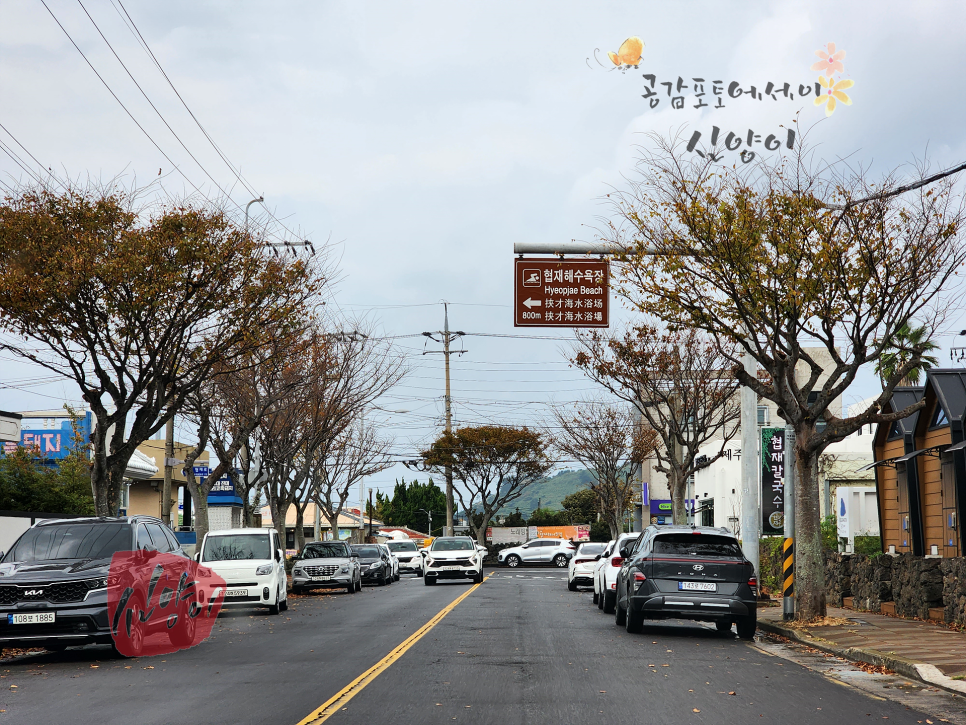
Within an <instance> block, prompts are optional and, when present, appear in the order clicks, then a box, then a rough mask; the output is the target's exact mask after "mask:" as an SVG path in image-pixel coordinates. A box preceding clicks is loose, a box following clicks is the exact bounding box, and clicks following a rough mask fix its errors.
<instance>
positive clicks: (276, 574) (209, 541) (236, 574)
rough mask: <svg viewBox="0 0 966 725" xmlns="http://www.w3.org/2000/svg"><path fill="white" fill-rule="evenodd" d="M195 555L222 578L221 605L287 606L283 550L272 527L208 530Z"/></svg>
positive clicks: (274, 610)
mask: <svg viewBox="0 0 966 725" xmlns="http://www.w3.org/2000/svg"><path fill="white" fill-rule="evenodd" d="M195 558H196V559H197V560H198V562H199V563H200V564H203V565H204V566H207V567H209V568H210V569H211V570H212V571H214V572H215V573H216V574H218V576H220V577H221V578H222V579H224V580H225V603H224V605H223V606H225V607H234V606H236V605H240V606H247V607H268V612H269V614H278V613H279V612H281V611H285V610H286V609H288V578H287V576H286V574H285V553H284V551H283V549H282V546H281V543H280V542H279V538H278V532H277V531H275V529H224V530H222V531H209V532H208V533H207V534H205V538H204V541H202V542H201V548H200V549H199V551H198V553H197V554H196V555H195Z"/></svg>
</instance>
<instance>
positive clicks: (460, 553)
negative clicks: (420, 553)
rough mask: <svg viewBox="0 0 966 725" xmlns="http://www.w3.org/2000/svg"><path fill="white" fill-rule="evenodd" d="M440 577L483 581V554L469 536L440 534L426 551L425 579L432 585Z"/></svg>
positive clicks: (428, 584)
mask: <svg viewBox="0 0 966 725" xmlns="http://www.w3.org/2000/svg"><path fill="white" fill-rule="evenodd" d="M439 579H470V580H472V581H474V582H476V583H477V584H479V583H480V582H481V581H483V555H482V554H480V552H479V550H478V549H477V545H476V542H475V541H473V539H471V538H470V537H469V536H438V537H436V538H435V539H433V543H432V544H430V546H429V550H428V551H427V552H426V572H425V574H424V576H423V581H424V582H425V583H426V586H431V585H433V584H435V583H436V582H437V580H439Z"/></svg>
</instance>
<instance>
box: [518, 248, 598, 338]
mask: <svg viewBox="0 0 966 725" xmlns="http://www.w3.org/2000/svg"><path fill="white" fill-rule="evenodd" d="M513 278H514V281H513V298H514V299H513V326H514V327H607V326H608V325H609V324H610V319H609V315H608V312H609V306H608V304H607V302H608V298H609V295H610V280H609V279H608V268H607V262H606V261H604V260H600V259H586V260H580V259H516V260H514V268H513Z"/></svg>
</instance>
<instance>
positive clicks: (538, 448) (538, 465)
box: [420, 425, 553, 545]
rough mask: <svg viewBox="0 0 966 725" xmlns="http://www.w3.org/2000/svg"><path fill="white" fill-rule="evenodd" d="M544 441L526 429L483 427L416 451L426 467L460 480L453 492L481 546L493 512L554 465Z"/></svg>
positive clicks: (442, 437) (445, 435)
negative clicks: (420, 451)
mask: <svg viewBox="0 0 966 725" xmlns="http://www.w3.org/2000/svg"><path fill="white" fill-rule="evenodd" d="M548 445H549V443H548V441H546V440H545V438H544V436H542V435H540V434H539V433H536V432H534V431H532V430H530V429H529V428H526V427H524V428H513V427H510V426H496V425H484V426H478V427H474V428H470V427H467V428H459V429H458V430H456V431H455V432H452V433H445V432H444V433H443V434H442V435H440V437H439V438H437V439H436V440H435V441H434V442H433V445H432V446H431V447H430V448H429V449H428V450H426V451H423V452H422V453H421V454H420V455H421V456H422V458H423V461H424V463H425V464H426V466H428V467H429V468H431V469H433V470H434V471H437V472H441V473H442V472H445V471H446V470H447V468H449V469H451V470H452V471H453V475H454V476H455V477H456V478H457V479H458V480H459V481H460V482H461V483H462V484H463V485H462V486H454V488H453V490H454V492H455V493H456V496H457V498H458V499H459V502H460V506H461V507H462V508H463V510H464V511H465V512H466V513H467V519H468V521H469V526H470V530H471V531H472V532H473V535H474V536H475V537H476V540H477V541H478V542H479V543H480V544H483V545H485V544H486V527H487V526H488V525H489V523H490V519H491V518H493V515H494V514H495V513H496V512H497V511H499V510H500V509H501V508H503V507H504V506H506V505H507V504H508V503H510V502H511V501H515V500H516V499H518V498H520V496H521V495H522V494H523V492H524V490H526V487H527V486H529V485H530V484H531V483H533V482H534V481H536V480H538V479H540V478H542V477H543V476H545V475H546V474H547V473H548V472H549V471H550V469H551V468H553V461H552V460H551V458H550V456H549V455H548V453H547V448H548ZM477 514H478V515H479V517H480V518H479V520H477V518H476V515H477Z"/></svg>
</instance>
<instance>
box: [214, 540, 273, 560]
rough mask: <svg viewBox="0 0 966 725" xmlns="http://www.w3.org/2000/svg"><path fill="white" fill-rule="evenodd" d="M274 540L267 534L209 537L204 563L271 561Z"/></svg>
mask: <svg viewBox="0 0 966 725" xmlns="http://www.w3.org/2000/svg"><path fill="white" fill-rule="evenodd" d="M271 542H272V539H271V538H269V537H268V536H266V535H265V534H226V535H223V536H209V537H208V540H207V541H206V542H205V553H204V556H202V557H201V559H202V561H244V560H247V559H271V558H272V552H271V548H270V546H271Z"/></svg>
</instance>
